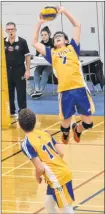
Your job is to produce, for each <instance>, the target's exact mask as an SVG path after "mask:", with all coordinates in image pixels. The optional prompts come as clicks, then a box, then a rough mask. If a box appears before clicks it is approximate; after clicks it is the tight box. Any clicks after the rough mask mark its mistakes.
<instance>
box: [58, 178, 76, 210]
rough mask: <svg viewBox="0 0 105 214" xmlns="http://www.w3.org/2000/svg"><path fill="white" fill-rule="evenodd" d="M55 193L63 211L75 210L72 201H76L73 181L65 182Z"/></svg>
mask: <svg viewBox="0 0 105 214" xmlns="http://www.w3.org/2000/svg"><path fill="white" fill-rule="evenodd" d="M55 195H56V198H57V204H58V207H59V209H60V211H61V213H65V214H66V213H69V214H73V213H74V210H73V206H72V202H73V201H74V194H73V188H72V181H70V182H68V183H66V184H64V185H63V186H62V187H61V188H60V187H59V188H57V190H55Z"/></svg>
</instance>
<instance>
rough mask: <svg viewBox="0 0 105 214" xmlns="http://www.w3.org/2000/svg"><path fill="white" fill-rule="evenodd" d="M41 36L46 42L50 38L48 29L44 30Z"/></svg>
mask: <svg viewBox="0 0 105 214" xmlns="http://www.w3.org/2000/svg"><path fill="white" fill-rule="evenodd" d="M41 37H42V40H43V41H44V42H48V40H49V34H48V33H47V32H46V31H42V33H41Z"/></svg>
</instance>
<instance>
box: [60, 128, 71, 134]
mask: <svg viewBox="0 0 105 214" xmlns="http://www.w3.org/2000/svg"><path fill="white" fill-rule="evenodd" d="M69 131H70V126H69V127H68V128H64V127H63V126H61V132H63V133H65V132H66V133H69Z"/></svg>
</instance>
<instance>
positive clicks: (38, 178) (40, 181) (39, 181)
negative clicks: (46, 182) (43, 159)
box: [36, 175, 42, 184]
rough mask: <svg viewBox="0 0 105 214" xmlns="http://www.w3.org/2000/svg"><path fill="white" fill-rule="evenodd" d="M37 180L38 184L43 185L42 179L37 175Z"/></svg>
mask: <svg viewBox="0 0 105 214" xmlns="http://www.w3.org/2000/svg"><path fill="white" fill-rule="evenodd" d="M36 180H37V182H38V183H39V184H41V183H42V177H39V176H37V175H36Z"/></svg>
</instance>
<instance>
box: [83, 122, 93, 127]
mask: <svg viewBox="0 0 105 214" xmlns="http://www.w3.org/2000/svg"><path fill="white" fill-rule="evenodd" d="M82 126H83V128H84V129H91V128H92V127H93V122H92V123H89V124H88V123H85V122H84V121H83V122H82Z"/></svg>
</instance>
